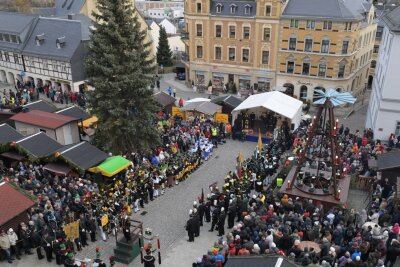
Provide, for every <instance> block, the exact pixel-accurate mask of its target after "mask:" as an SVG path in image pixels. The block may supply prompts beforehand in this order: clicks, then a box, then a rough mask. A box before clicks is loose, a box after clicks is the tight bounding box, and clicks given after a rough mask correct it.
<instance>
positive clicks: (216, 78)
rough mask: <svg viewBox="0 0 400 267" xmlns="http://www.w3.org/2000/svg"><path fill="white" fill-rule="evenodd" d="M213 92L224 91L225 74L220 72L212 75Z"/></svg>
mask: <svg viewBox="0 0 400 267" xmlns="http://www.w3.org/2000/svg"><path fill="white" fill-rule="evenodd" d="M212 86H213V90H219V91H222V90H223V89H224V74H223V73H219V72H213V73H212Z"/></svg>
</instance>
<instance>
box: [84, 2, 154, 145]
mask: <svg viewBox="0 0 400 267" xmlns="http://www.w3.org/2000/svg"><path fill="white" fill-rule="evenodd" d="M97 8H98V12H99V13H94V14H93V15H94V17H95V19H96V21H95V22H94V29H93V30H92V31H91V33H92V36H91V43H90V46H89V51H90V53H89V56H88V57H87V60H86V70H87V74H88V77H89V83H90V84H91V85H92V86H93V87H94V88H95V90H94V91H93V93H92V95H91V101H90V104H91V108H92V113H93V114H94V115H96V116H97V118H98V123H97V129H96V136H95V143H96V144H97V145H98V146H100V147H102V148H103V149H105V150H107V151H111V152H114V153H119V152H125V151H129V152H131V151H147V150H148V149H149V148H151V147H154V146H155V145H156V144H157V143H158V142H159V135H158V133H157V130H156V128H155V125H154V122H155V116H156V111H157V106H156V104H155V102H154V100H153V98H152V91H151V90H150V89H149V85H150V83H151V82H152V77H153V73H154V69H155V64H154V59H153V58H152V57H151V56H150V45H151V43H148V42H146V41H145V37H146V32H145V31H142V30H141V28H140V23H139V22H138V20H137V18H136V16H135V12H137V11H135V10H134V7H133V6H132V1H131V0H97Z"/></svg>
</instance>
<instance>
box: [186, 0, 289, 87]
mask: <svg viewBox="0 0 400 267" xmlns="http://www.w3.org/2000/svg"><path fill="white" fill-rule="evenodd" d="M281 7H282V2H281V1H278V0H248V1H239V0H211V1H210V0H195V1H187V0H186V1H185V21H186V27H185V32H186V34H184V35H183V40H184V43H185V45H186V53H187V55H188V58H187V59H186V62H185V65H186V72H187V75H186V76H187V77H188V79H189V82H190V83H192V82H193V83H194V84H196V85H207V84H208V83H209V81H211V83H212V84H213V87H214V88H216V89H221V88H222V87H223V86H224V85H225V84H227V83H228V82H229V83H231V84H235V85H236V88H237V89H242V90H246V89H249V88H250V87H254V89H262V90H269V89H270V88H271V86H272V85H274V84H275V72H276V69H275V66H276V60H277V59H276V54H277V53H276V51H277V49H278V40H279V38H278V35H279V17H280V14H281Z"/></svg>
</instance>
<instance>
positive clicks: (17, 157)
mask: <svg viewBox="0 0 400 267" xmlns="http://www.w3.org/2000/svg"><path fill="white" fill-rule="evenodd" d="M1 155H2V156H3V157H5V158H9V159H13V160H18V161H21V160H23V159H24V158H25V156H24V155H21V154H20V153H18V152H15V151H9V152H4V153H2V154H1Z"/></svg>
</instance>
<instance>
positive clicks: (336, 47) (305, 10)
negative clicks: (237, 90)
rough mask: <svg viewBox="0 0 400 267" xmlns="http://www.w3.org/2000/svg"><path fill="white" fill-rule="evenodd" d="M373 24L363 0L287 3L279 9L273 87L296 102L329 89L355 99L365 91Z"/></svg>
mask: <svg viewBox="0 0 400 267" xmlns="http://www.w3.org/2000/svg"><path fill="white" fill-rule="evenodd" d="M376 28H377V25H376V22H375V20H374V7H373V5H372V4H371V3H369V2H367V1H365V0H346V1H344V0H289V1H288V2H287V4H286V6H285V7H284V9H283V12H282V16H281V24H280V42H279V45H280V46H279V51H278V60H277V69H278V71H277V86H278V87H286V88H290V89H292V90H293V91H294V95H295V96H297V97H298V98H300V99H302V100H305V99H310V100H311V99H312V98H313V93H314V90H315V89H328V88H333V89H336V90H338V91H349V92H352V93H353V94H354V95H356V96H357V95H359V94H361V93H362V92H363V91H364V88H365V87H366V85H367V81H368V74H369V67H370V62H371V57H372V54H373V48H374V41H375V34H376Z"/></svg>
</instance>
